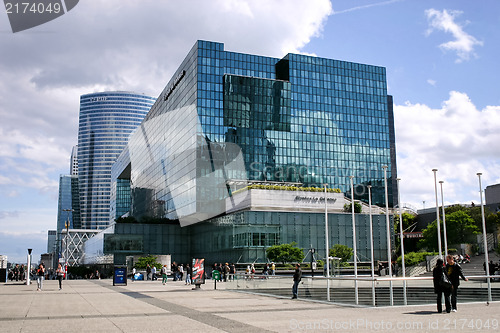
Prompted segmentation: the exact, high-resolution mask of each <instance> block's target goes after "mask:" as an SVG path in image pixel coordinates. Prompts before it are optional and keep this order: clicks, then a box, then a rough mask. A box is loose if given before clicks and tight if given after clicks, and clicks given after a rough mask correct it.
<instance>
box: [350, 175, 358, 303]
mask: <svg viewBox="0 0 500 333" xmlns="http://www.w3.org/2000/svg"><path fill="white" fill-rule="evenodd" d="M353 178H354V176H349V179H350V181H351V213H352V249H353V252H354V299H355V301H356V305H357V304H358V260H357V259H358V252H357V246H356V215H355V214H354V183H353Z"/></svg>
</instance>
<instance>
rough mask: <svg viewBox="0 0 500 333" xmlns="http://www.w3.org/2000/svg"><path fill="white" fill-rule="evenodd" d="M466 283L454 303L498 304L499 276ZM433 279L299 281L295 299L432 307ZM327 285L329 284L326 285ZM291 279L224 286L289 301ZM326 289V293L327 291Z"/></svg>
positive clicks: (248, 279)
mask: <svg viewBox="0 0 500 333" xmlns="http://www.w3.org/2000/svg"><path fill="white" fill-rule="evenodd" d="M467 278H468V280H469V281H468V282H466V281H463V280H461V281H460V287H459V289H458V302H459V303H469V302H483V301H484V302H491V301H500V282H497V283H498V286H496V283H493V284H489V283H488V282H487V281H488V280H490V281H493V282H495V281H500V275H489V276H486V275H475V276H468V277H467ZM432 280H433V278H432V277H431V276H429V277H405V278H402V277H392V278H391V277H379V276H376V277H374V278H372V277H371V276H358V277H357V278H355V277H354V276H339V277H330V278H329V279H327V278H326V277H321V276H320V277H303V278H302V281H301V283H300V284H299V298H302V299H309V300H314V301H325V302H327V293H328V292H329V293H330V296H331V297H330V303H335V304H344V305H359V306H371V307H374V306H375V307H377V306H389V305H416V304H435V303H436V294H435V293H434V284H433V281H432ZM327 281H329V283H327ZM292 284H293V278H292V276H282V275H280V276H265V275H259V274H252V275H247V274H236V275H234V278H233V280H232V281H228V282H226V283H225V284H224V288H225V289H228V290H237V291H243V292H250V293H257V294H265V295H271V296H277V297H287V298H288V297H291V296H292V293H291V288H292ZM327 286H329V290H328V289H327Z"/></svg>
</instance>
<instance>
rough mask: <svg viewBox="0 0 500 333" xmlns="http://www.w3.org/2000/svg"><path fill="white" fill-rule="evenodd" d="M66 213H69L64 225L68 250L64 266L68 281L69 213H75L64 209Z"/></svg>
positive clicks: (65, 252)
mask: <svg viewBox="0 0 500 333" xmlns="http://www.w3.org/2000/svg"><path fill="white" fill-rule="evenodd" d="M63 211H64V212H67V213H68V214H67V219H66V222H65V223H64V226H65V228H66V237H65V239H66V241H65V243H66V249H65V251H64V266H65V273H66V280H67V279H68V264H69V249H68V238H69V223H70V222H69V213H70V212H73V209H63Z"/></svg>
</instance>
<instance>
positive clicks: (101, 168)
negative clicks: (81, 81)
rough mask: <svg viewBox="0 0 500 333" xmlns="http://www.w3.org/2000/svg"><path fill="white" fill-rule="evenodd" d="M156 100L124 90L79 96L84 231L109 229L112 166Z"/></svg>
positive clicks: (79, 152)
mask: <svg viewBox="0 0 500 333" xmlns="http://www.w3.org/2000/svg"><path fill="white" fill-rule="evenodd" d="M154 101H155V98H153V97H149V96H146V95H144V94H137V93H133V92H123V91H116V92H101V93H92V94H87V95H82V96H81V97H80V120H79V129H78V179H79V187H80V188H79V190H80V206H81V221H82V227H83V228H84V229H102V228H106V227H107V226H108V224H109V203H110V187H111V186H110V181H111V166H112V165H113V163H114V161H115V160H116V157H117V156H118V155H119V154H120V152H121V151H122V149H123V147H124V146H125V145H126V143H127V140H128V137H129V135H130V134H131V133H132V132H133V131H134V130H135V129H136V128H137V126H138V125H139V124H140V123H141V121H142V120H143V118H144V116H145V115H146V114H147V113H148V111H149V109H150V108H151V106H152V105H153V103H154Z"/></svg>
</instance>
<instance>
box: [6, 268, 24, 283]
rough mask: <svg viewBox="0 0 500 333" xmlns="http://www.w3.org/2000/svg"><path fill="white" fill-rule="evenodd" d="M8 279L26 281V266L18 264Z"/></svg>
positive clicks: (10, 271)
mask: <svg viewBox="0 0 500 333" xmlns="http://www.w3.org/2000/svg"><path fill="white" fill-rule="evenodd" d="M8 279H9V280H11V281H24V280H26V269H25V268H24V265H21V266H19V264H16V265H15V266H14V268H12V269H10V270H9V273H8Z"/></svg>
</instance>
